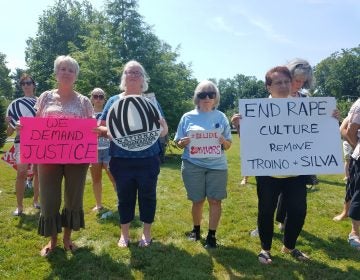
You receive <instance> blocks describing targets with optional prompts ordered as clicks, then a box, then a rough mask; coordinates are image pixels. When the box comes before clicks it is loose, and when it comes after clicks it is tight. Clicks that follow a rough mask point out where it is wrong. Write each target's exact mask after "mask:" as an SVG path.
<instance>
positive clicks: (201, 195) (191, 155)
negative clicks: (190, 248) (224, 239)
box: [174, 80, 232, 249]
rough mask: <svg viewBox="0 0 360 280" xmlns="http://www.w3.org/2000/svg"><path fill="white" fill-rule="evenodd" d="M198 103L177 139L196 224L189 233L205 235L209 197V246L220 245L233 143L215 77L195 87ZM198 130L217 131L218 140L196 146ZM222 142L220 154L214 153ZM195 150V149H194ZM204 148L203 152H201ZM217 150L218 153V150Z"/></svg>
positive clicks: (197, 237)
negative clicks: (227, 152) (218, 238)
mask: <svg viewBox="0 0 360 280" xmlns="http://www.w3.org/2000/svg"><path fill="white" fill-rule="evenodd" d="M193 101H194V104H195V106H196V108H195V109H194V110H192V111H190V112H187V113H185V114H184V115H183V116H182V117H181V120H180V123H179V125H178V129H177V132H176V135H175V138H174V141H175V142H176V143H177V145H178V146H179V147H180V148H183V149H184V152H183V154H182V165H181V175H182V178H183V181H184V185H185V188H186V191H187V196H188V199H189V200H191V201H192V211H191V213H192V219H193V224H194V227H193V229H192V231H190V232H187V233H186V235H187V237H188V239H189V240H191V241H198V240H200V239H201V235H200V226H201V219H202V211H203V206H204V202H205V199H207V201H208V203H209V231H208V234H207V237H206V241H205V248H207V249H211V248H216V247H217V242H216V237H215V233H216V229H217V227H218V224H219V221H220V216H221V201H222V200H223V199H224V198H226V197H227V192H226V185H227V174H228V172H227V169H228V167H227V160H226V156H225V153H224V150H228V149H229V148H230V147H231V143H232V142H231V129H230V124H229V121H228V119H227V117H226V116H225V114H224V113H222V112H220V111H218V110H217V109H216V107H217V106H218V105H219V102H220V93H219V90H218V88H217V87H216V85H215V84H214V83H213V82H211V81H207V80H205V81H202V82H200V83H199V84H198V86H197V87H196V89H195V92H194V97H193ZM194 131H200V132H201V131H202V133H200V132H199V133H196V134H198V137H208V138H210V136H212V135H214V134H216V135H217V136H216V142H217V143H210V142H209V145H208V146H207V147H205V148H201V147H199V146H197V147H196V146H194V142H196V140H195V138H198V137H197V136H196V134H195V136H194V134H193V132H194ZM216 144H219V145H220V149H219V150H220V153H219V156H214V155H213V154H214V153H213V151H217V145H216ZM194 151H195V152H194ZM199 151H202V154H203V155H202V156H199V155H198V154H199ZM215 154H216V153H215Z"/></svg>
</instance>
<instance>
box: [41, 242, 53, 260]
mask: <svg viewBox="0 0 360 280" xmlns="http://www.w3.org/2000/svg"><path fill="white" fill-rule="evenodd" d="M54 249H55V247H54V248H51V244H50V243H48V244H47V245H46V246H45V247H44V248H42V249H41V251H40V256H42V257H45V258H46V257H48V256H50V254H51V253H52V252H53V251H54Z"/></svg>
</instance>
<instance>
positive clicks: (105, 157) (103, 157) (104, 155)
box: [98, 149, 110, 165]
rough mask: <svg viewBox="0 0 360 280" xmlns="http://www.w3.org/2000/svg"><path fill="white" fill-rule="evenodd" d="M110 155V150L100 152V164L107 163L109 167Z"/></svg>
mask: <svg viewBox="0 0 360 280" xmlns="http://www.w3.org/2000/svg"><path fill="white" fill-rule="evenodd" d="M109 161H110V154H109V149H101V150H98V163H106V164H107V165H109Z"/></svg>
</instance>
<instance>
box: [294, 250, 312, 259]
mask: <svg viewBox="0 0 360 280" xmlns="http://www.w3.org/2000/svg"><path fill="white" fill-rule="evenodd" d="M290 255H291V256H292V257H293V258H295V259H296V260H298V261H300V262H305V261H308V260H310V258H309V256H307V255H306V254H304V253H303V252H301V251H300V250H298V249H294V250H292V251H291V252H290Z"/></svg>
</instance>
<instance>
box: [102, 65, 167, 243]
mask: <svg viewBox="0 0 360 280" xmlns="http://www.w3.org/2000/svg"><path fill="white" fill-rule="evenodd" d="M120 89H122V90H124V92H122V93H120V94H118V95H115V96H113V97H111V98H110V99H109V100H108V101H107V103H106V105H105V108H104V111H103V114H102V116H101V120H102V122H101V126H100V127H98V133H99V134H100V135H101V136H106V135H107V134H110V135H111V132H113V131H115V130H116V128H117V126H121V129H126V128H127V129H129V126H131V125H132V124H135V125H136V122H137V121H139V120H140V119H136V118H134V119H125V118H121V119H116V116H117V112H116V113H115V112H114V110H113V109H112V108H113V107H112V106H113V105H114V106H115V105H116V104H120V101H124V100H126V99H127V98H128V99H129V100H130V99H131V97H134V99H136V98H138V99H141V98H140V97H141V96H142V94H143V92H145V91H146V90H147V89H148V76H147V74H146V72H145V69H144V67H143V66H142V65H141V64H140V63H139V62H137V61H134V60H132V61H129V62H128V63H126V64H125V66H124V71H123V73H122V76H121V84H120ZM141 102H142V103H143V104H145V103H147V102H151V101H150V100H149V99H145V100H141ZM137 105H138V104H137ZM157 105H158V108H159V109H160V110H161V108H160V106H159V104H157ZM145 106H146V105H145ZM131 108H133V107H131ZM131 108H129V107H127V109H129V110H130V109H131ZM108 115H109V117H112V120H111V121H109V122H108V123H107V121H106V120H107V117H108ZM126 116H128V114H126ZM143 121H144V122H145V123H150V121H153V120H150V119H147V120H143ZM130 122H131V124H130ZM156 122H157V124H160V126H161V127H162V131H161V133H160V137H161V136H164V135H166V134H167V131H168V128H167V124H166V121H165V119H164V118H163V117H160V118H159V119H158V120H156ZM105 125H108V127H109V128H110V130H109V132H108V128H107V127H106V126H105ZM123 126H124V127H125V128H124V127H123ZM143 132H144V134H146V133H147V131H143ZM151 133H152V132H149V134H151ZM144 134H142V135H144ZM137 137H139V138H137ZM124 139H125V138H121V139H120V138H119V139H117V140H118V142H119V143H120V142H121V143H122V144H124V143H125V142H126V143H129V146H127V147H125V146H120V144H119V143H117V144H116V143H115V142H114V141H115V139H113V141H111V143H110V156H111V160H110V172H111V174H112V175H113V177H114V179H115V182H116V188H117V195H118V211H119V215H120V230H121V234H120V239H119V241H118V246H119V247H120V248H125V247H128V246H129V242H130V232H129V228H130V222H131V221H132V220H133V219H134V216H135V205H136V198H137V197H138V203H139V212H140V220H141V221H142V222H143V233H142V236H141V238H140V240H139V243H138V246H139V247H148V246H150V245H151V243H152V237H151V225H152V223H153V222H154V218H155V210H156V184H157V177H158V174H159V172H160V158H159V154H160V143H159V141H158V140H157V141H155V142H154V143H153V144H150V145H149V146H148V147H147V148H145V149H143V150H136V149H133V148H134V147H135V146H136V145H137V144H139V143H141V142H142V141H143V140H144V138H141V136H134V137H133V138H132V139H137V140H138V141H133V142H132V143H130V142H131V141H128V139H129V138H127V140H124ZM122 140H124V141H122ZM155 140H156V139H155ZM126 143H125V144H126ZM118 144H119V145H118ZM125 144H124V145H125ZM133 146H134V147H133ZM136 147H137V146H136Z"/></svg>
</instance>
